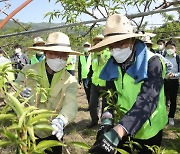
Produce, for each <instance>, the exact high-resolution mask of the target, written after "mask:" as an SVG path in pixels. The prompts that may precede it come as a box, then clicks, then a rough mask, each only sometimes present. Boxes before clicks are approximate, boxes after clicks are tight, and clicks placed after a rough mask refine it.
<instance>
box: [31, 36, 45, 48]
mask: <svg viewBox="0 0 180 154" xmlns="http://www.w3.org/2000/svg"><path fill="white" fill-rule="evenodd" d="M38 44H39V45H43V44H45V42H44V41H43V39H42V38H41V37H35V38H34V44H33V47H34V46H36V45H38Z"/></svg>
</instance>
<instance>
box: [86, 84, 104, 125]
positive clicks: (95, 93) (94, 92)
mask: <svg viewBox="0 0 180 154" xmlns="http://www.w3.org/2000/svg"><path fill="white" fill-rule="evenodd" d="M102 89H103V88H102V87H100V86H96V85H94V84H93V83H92V84H91V95H90V104H89V112H90V116H91V120H92V122H93V123H98V120H99V117H98V113H99V107H100V103H99V98H100V94H101V90H102ZM105 103H106V100H105V98H104V97H102V110H101V111H102V112H103V110H104V107H105V106H106V104H105ZM102 112H101V114H102Z"/></svg>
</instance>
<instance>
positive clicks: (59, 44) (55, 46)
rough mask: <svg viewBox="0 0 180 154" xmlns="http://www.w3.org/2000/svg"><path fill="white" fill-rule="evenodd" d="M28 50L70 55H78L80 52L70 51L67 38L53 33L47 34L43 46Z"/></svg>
mask: <svg viewBox="0 0 180 154" xmlns="http://www.w3.org/2000/svg"><path fill="white" fill-rule="evenodd" d="M29 49H33V50H40V51H44V52H45V51H56V52H66V53H69V54H71V55H79V54H81V53H80V52H77V51H73V50H72V49H71V45H70V41H69V37H68V36H67V35H66V34H64V33H62V32H53V33H51V34H49V36H48V38H47V40H46V43H45V45H43V46H36V47H29Z"/></svg>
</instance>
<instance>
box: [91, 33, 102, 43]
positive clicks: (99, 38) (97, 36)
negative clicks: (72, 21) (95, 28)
mask: <svg viewBox="0 0 180 154" xmlns="http://www.w3.org/2000/svg"><path fill="white" fill-rule="evenodd" d="M103 39H104V36H103V35H102V34H99V35H96V36H95V37H94V38H93V41H94V40H103Z"/></svg>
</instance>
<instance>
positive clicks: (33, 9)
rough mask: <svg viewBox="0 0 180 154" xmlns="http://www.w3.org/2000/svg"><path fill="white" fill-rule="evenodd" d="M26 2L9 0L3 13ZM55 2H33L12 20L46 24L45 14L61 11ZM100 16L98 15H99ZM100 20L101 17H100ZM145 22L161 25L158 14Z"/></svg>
mask: <svg viewBox="0 0 180 154" xmlns="http://www.w3.org/2000/svg"><path fill="white" fill-rule="evenodd" d="M25 1H26V0H10V4H11V6H10V7H9V9H6V10H5V12H6V13H7V14H10V13H11V12H12V11H13V10H15V8H17V7H18V6H20V5H21V4H23V3H24V2H25ZM55 1H56V0H51V1H50V2H48V0H33V1H32V2H31V3H29V4H28V5H27V6H26V7H24V8H23V9H22V10H21V11H20V12H18V13H17V14H16V15H15V16H14V17H13V18H14V19H18V20H19V21H20V22H25V23H28V22H34V23H39V22H48V20H49V18H48V17H46V18H44V15H45V13H47V12H49V11H53V10H57V9H62V8H61V6H60V4H59V3H57V4H55ZM161 1H162V0H159V1H158V3H161ZM4 6H5V4H4V2H0V9H3V8H4ZM133 9H134V8H133V7H132V8H129V10H128V13H129V14H133V13H134V12H133ZM170 13H171V14H174V13H173V12H170ZM99 15H100V14H99ZM5 17H6V16H5V15H4V14H3V13H0V19H4V18H5ZM100 18H102V16H101V17H100ZM82 20H83V21H86V20H92V19H88V18H87V17H82ZM145 20H147V21H149V24H162V23H163V21H162V17H161V16H160V15H158V14H156V15H152V16H147V17H145ZM52 22H54V23H61V22H62V21H61V19H58V18H55V20H53V21H52Z"/></svg>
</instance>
